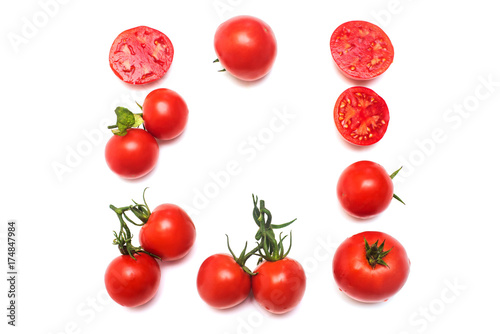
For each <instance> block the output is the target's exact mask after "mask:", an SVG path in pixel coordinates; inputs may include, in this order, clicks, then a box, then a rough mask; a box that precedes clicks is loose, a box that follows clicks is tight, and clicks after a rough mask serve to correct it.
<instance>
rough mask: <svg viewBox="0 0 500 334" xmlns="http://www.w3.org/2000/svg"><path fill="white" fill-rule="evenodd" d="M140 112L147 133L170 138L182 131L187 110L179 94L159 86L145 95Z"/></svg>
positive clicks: (160, 137)
mask: <svg viewBox="0 0 500 334" xmlns="http://www.w3.org/2000/svg"><path fill="white" fill-rule="evenodd" d="M142 113H143V116H142V117H143V119H144V126H145V128H146V130H147V131H148V132H149V133H151V134H152V135H153V136H154V137H155V138H157V139H160V140H170V139H174V138H175V137H177V136H179V135H180V134H181V133H182V132H183V131H184V128H185V127H186V123H187V120H188V113H189V110H188V107H187V105H186V102H185V101H184V100H183V98H182V97H181V96H180V95H179V94H177V93H176V92H174V91H173V90H170V89H166V88H159V89H155V90H153V91H152V92H150V93H149V94H148V95H147V96H146V99H144V104H143V105H142Z"/></svg>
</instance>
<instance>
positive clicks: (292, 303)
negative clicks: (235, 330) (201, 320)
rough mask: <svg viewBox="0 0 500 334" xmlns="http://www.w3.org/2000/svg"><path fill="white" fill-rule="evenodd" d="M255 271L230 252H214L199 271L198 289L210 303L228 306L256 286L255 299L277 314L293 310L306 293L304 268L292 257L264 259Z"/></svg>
mask: <svg viewBox="0 0 500 334" xmlns="http://www.w3.org/2000/svg"><path fill="white" fill-rule="evenodd" d="M254 274H255V275H254V276H251V275H250V274H249V273H247V272H245V270H243V268H242V267H241V266H240V265H239V264H238V263H237V262H236V260H235V259H234V258H233V257H232V256H231V255H229V254H215V255H212V256H210V257H208V258H207V259H206V260H205V261H204V262H203V263H202V265H201V267H200V270H199V271H198V278H197V281H196V283H197V288H198V293H199V294H200V297H201V298H202V299H203V300H204V301H205V302H206V303H207V304H208V305H210V306H212V307H215V308H218V309H226V308H230V307H233V306H236V305H238V304H240V303H241V302H243V301H244V300H245V299H246V298H247V297H248V296H249V294H250V290H252V291H253V295H254V297H255V300H256V301H257V302H258V303H259V304H260V305H261V306H262V307H264V308H265V309H266V310H268V311H269V312H271V313H274V314H283V313H286V312H289V311H291V310H292V309H293V308H295V307H296V306H297V305H298V304H299V303H300V301H301V300H302V297H303V296H304V292H305V288H306V276H305V273H304V269H303V268H302V266H301V265H300V263H298V262H297V261H295V260H293V259H291V258H288V257H286V258H284V259H281V260H278V261H264V262H263V263H261V264H260V265H259V266H257V268H256V269H255V270H254Z"/></svg>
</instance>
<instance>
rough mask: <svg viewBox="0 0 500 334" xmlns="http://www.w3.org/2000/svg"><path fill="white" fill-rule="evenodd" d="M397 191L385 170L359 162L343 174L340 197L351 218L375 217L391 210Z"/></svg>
mask: <svg viewBox="0 0 500 334" xmlns="http://www.w3.org/2000/svg"><path fill="white" fill-rule="evenodd" d="M393 190H394V186H393V184H392V180H391V178H390V176H389V174H387V172H386V171H385V169H384V167H382V166H381V165H379V164H377V163H375V162H372V161H358V162H355V163H353V164H352V165H350V166H348V167H347V168H346V169H345V170H344V171H343V172H342V174H341V175H340V177H339V180H338V183H337V198H338V199H339V202H340V204H341V206H342V208H343V209H344V210H345V211H346V212H347V213H348V214H350V215H351V216H353V217H356V218H371V217H373V216H376V215H378V214H379V213H381V212H383V211H384V210H385V209H387V207H388V206H389V204H390V203H391V200H392V195H393Z"/></svg>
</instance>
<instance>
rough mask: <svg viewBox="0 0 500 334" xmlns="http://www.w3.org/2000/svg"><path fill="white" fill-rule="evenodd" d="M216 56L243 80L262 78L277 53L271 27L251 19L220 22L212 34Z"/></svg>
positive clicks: (249, 17)
mask: <svg viewBox="0 0 500 334" xmlns="http://www.w3.org/2000/svg"><path fill="white" fill-rule="evenodd" d="M214 47H215V53H216V54H217V57H218V59H219V61H220V63H221V65H222V66H223V67H224V68H225V69H226V70H227V71H228V72H229V73H231V74H232V75H233V76H235V77H236V78H238V79H241V80H245V81H254V80H258V79H260V78H262V77H264V76H265V75H266V74H267V73H269V71H271V68H272V66H273V64H274V60H275V59H276V54H277V46H276V37H275V36H274V33H273V31H272V30H271V27H270V26H269V25H268V24H267V23H265V22H264V21H262V20H260V19H258V18H256V17H252V16H245V15H243V16H236V17H233V18H231V19H229V20H227V21H225V22H223V23H222V24H221V25H220V26H219V27H218V28H217V31H216V32H215V38H214Z"/></svg>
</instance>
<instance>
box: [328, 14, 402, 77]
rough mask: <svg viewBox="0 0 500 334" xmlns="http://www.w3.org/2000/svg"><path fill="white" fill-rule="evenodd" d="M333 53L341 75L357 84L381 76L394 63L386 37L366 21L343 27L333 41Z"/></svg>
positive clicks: (392, 50) (331, 44)
mask: <svg viewBox="0 0 500 334" xmlns="http://www.w3.org/2000/svg"><path fill="white" fill-rule="evenodd" d="M330 51H331V52H332V57H333V60H334V61H335V63H336V64H337V66H338V67H339V68H340V70H341V71H342V73H343V74H344V75H346V76H347V77H350V78H352V79H357V80H368V79H373V78H375V77H377V76H379V75H381V74H382V73H384V72H385V71H386V70H387V69H388V68H389V66H390V65H391V64H392V62H393V60H394V47H393V46H392V43H391V40H390V39H389V37H388V36H387V34H386V33H385V32H384V31H383V30H382V29H381V28H379V27H378V26H376V25H374V24H373V23H370V22H366V21H349V22H345V23H343V24H341V25H340V26H339V27H338V28H337V29H335V31H334V32H333V34H332V37H331V38H330ZM352 67H354V69H353V68H352Z"/></svg>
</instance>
